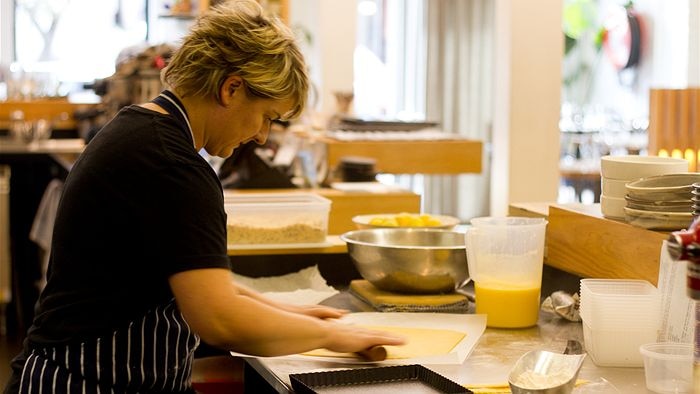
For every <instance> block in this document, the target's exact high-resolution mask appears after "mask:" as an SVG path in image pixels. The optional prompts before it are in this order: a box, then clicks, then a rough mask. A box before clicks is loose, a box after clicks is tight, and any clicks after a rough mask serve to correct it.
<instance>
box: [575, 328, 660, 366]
mask: <svg viewBox="0 0 700 394" xmlns="http://www.w3.org/2000/svg"><path fill="white" fill-rule="evenodd" d="M656 337H657V330H656V329H653V328H641V327H635V326H634V325H633V324H630V325H628V326H625V327H618V328H613V329H604V328H593V327H591V326H590V325H589V324H588V323H587V322H586V321H585V320H584V321H583V341H584V345H585V348H586V352H588V355H589V356H591V359H592V360H593V363H595V364H596V365H598V366H601V367H641V366H643V365H644V360H643V358H642V355H641V354H640V353H639V347H640V346H641V345H643V344H645V343H649V342H653V341H656Z"/></svg>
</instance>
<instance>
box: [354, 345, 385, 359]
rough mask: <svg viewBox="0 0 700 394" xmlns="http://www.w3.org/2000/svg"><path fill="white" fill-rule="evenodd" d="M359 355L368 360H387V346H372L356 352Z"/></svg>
mask: <svg viewBox="0 0 700 394" xmlns="http://www.w3.org/2000/svg"><path fill="white" fill-rule="evenodd" d="M355 354H357V355H358V356H360V357H361V358H363V359H365V360H367V361H384V360H386V355H387V354H386V348H385V347H384V346H372V347H370V348H367V349H365V350H360V351H359V352H356V353H355Z"/></svg>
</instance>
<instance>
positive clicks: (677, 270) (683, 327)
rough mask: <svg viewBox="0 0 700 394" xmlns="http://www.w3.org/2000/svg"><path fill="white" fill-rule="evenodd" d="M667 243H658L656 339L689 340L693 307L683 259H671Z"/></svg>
mask: <svg viewBox="0 0 700 394" xmlns="http://www.w3.org/2000/svg"><path fill="white" fill-rule="evenodd" d="M666 246H667V242H666V241H663V243H662V245H661V257H660V258H659V281H658V288H659V292H660V293H661V329H660V330H659V336H658V340H659V342H682V343H692V342H693V332H694V328H695V306H694V302H693V300H691V299H690V297H688V296H687V294H686V262H684V261H674V260H673V259H672V258H671V255H669V253H668V249H667V247H666Z"/></svg>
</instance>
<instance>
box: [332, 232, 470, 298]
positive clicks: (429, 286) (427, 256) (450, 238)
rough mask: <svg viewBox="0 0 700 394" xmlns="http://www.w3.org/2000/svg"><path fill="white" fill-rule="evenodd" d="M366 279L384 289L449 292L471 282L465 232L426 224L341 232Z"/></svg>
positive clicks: (408, 291) (422, 292)
mask: <svg viewBox="0 0 700 394" xmlns="http://www.w3.org/2000/svg"><path fill="white" fill-rule="evenodd" d="M340 239H341V240H343V241H345V242H346V243H347V246H348V253H349V254H350V258H351V259H352V261H353V263H354V264H355V267H356V268H357V270H358V271H359V272H360V275H362V277H363V278H365V279H366V280H368V281H369V282H370V283H372V284H373V285H374V286H376V287H377V288H379V289H382V290H387V291H392V292H399V293H414V294H434V293H449V292H453V291H454V290H455V289H456V288H459V287H462V286H464V285H465V284H467V282H469V269H468V268H467V253H466V246H465V239H464V234H463V233H460V232H457V231H451V230H440V229H426V228H375V229H364V230H355V231H350V232H347V233H345V234H343V235H341V236H340Z"/></svg>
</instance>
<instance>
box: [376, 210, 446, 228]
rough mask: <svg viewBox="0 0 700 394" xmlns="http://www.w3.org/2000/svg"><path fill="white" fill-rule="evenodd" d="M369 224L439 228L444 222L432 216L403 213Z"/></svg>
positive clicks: (379, 218)
mask: <svg viewBox="0 0 700 394" xmlns="http://www.w3.org/2000/svg"><path fill="white" fill-rule="evenodd" d="M369 224H371V225H372V226H381V227H439V226H442V222H441V221H440V220H439V219H437V218H435V217H433V216H431V215H426V214H423V215H420V214H415V213H406V212H402V213H399V214H397V215H392V216H377V217H374V218H372V219H370V221H369Z"/></svg>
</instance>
